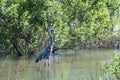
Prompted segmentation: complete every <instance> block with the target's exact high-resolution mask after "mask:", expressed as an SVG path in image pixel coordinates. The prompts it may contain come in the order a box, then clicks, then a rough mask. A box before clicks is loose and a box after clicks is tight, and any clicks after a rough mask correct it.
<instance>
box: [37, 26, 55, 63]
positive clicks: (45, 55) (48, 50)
mask: <svg viewBox="0 0 120 80" xmlns="http://www.w3.org/2000/svg"><path fill="white" fill-rule="evenodd" d="M53 29H54V28H53V27H51V28H48V34H49V35H50V44H49V45H48V46H47V47H46V48H45V49H44V50H43V51H42V52H41V53H40V54H39V56H38V57H37V59H36V61H35V62H36V63H38V62H39V61H40V60H42V59H49V56H50V54H52V51H53V35H52V34H51V31H52V30H53Z"/></svg>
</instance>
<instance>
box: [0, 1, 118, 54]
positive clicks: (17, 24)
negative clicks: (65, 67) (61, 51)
mask: <svg viewBox="0 0 120 80" xmlns="http://www.w3.org/2000/svg"><path fill="white" fill-rule="evenodd" d="M119 11H120V1H119V0H1V1H0V53H4V54H5V53H7V54H8V53H14V54H17V55H19V56H21V55H28V54H33V53H36V52H38V50H40V49H42V48H43V47H44V46H45V45H46V44H48V40H49V36H48V35H47V28H48V27H50V26H57V27H56V28H55V30H54V31H53V35H54V43H55V46H63V47H73V46H80V47H81V48H91V47H113V46H114V44H116V43H117V46H119V45H118V44H119V42H120V41H119V40H120V37H119V36H120V33H119V30H118V31H117V32H116V30H115V29H116V27H119V21H120V13H119ZM117 29H118V28H117Z"/></svg>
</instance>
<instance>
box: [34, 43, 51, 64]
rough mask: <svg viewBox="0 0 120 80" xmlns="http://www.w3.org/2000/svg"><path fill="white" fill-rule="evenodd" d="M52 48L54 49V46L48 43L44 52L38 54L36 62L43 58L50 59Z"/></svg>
mask: <svg viewBox="0 0 120 80" xmlns="http://www.w3.org/2000/svg"><path fill="white" fill-rule="evenodd" d="M51 49H52V46H51V45H48V46H47V47H46V48H45V49H44V50H43V52H41V53H40V55H39V56H38V58H37V59H36V63H37V62H38V61H41V60H42V59H48V58H49V55H50V52H51Z"/></svg>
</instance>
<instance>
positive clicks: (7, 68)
mask: <svg viewBox="0 0 120 80" xmlns="http://www.w3.org/2000/svg"><path fill="white" fill-rule="evenodd" d="M116 51H117V50H113V49H92V50H85V49H83V50H79V51H72V50H64V51H60V52H58V53H62V54H60V55H57V56H55V57H54V58H52V62H51V64H50V65H49V66H47V65H45V62H46V61H45V60H43V61H41V62H39V63H35V58H31V59H27V58H25V57H22V58H20V59H17V60H14V59H10V58H8V59H7V60H0V80H99V77H100V76H102V74H101V72H100V65H101V62H106V63H107V64H110V63H111V62H112V60H113V54H114V53H115V52H116ZM58 56H59V57H58ZM58 58H59V61H58ZM108 76H109V78H108V79H110V80H112V79H113V77H111V76H110V75H108Z"/></svg>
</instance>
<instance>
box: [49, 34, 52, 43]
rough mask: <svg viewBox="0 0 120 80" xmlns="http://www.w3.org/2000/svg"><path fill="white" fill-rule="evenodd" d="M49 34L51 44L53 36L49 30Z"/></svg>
mask: <svg viewBox="0 0 120 80" xmlns="http://www.w3.org/2000/svg"><path fill="white" fill-rule="evenodd" d="M49 35H50V45H53V36H52V34H51V32H49Z"/></svg>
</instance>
